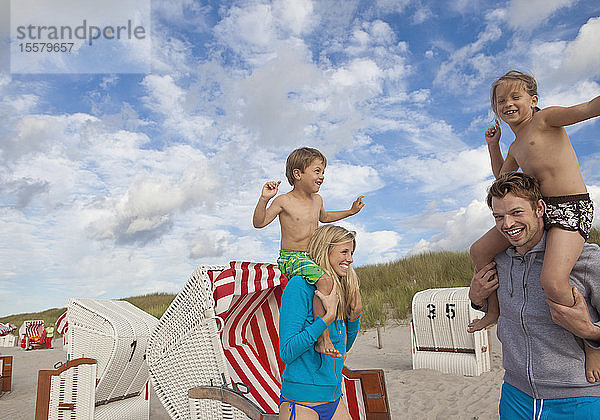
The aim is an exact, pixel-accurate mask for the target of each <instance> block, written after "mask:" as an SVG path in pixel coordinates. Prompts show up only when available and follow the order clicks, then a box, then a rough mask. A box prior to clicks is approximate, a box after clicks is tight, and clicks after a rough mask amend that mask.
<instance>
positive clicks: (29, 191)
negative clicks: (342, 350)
mask: <svg viewBox="0 0 600 420" xmlns="http://www.w3.org/2000/svg"><path fill="white" fill-rule="evenodd" d="M2 1H3V2H6V0H2ZM4 4H6V3H4ZM151 11H152V14H151V16H152V29H151V41H152V50H151V51H152V53H151V72H150V73H148V74H30V75H26V74H11V73H10V71H9V70H8V69H9V67H7V63H6V62H4V63H0V64H1V65H0V69H2V70H0V116H1V117H2V118H0V232H1V234H2V241H0V315H8V314H12V313H20V312H29V311H38V310H43V309H46V308H50V307H58V306H62V305H65V304H66V303H67V300H68V298H69V297H92V298H121V297H126V296H132V295H139V294H144V293H151V292H177V291H179V290H180V288H181V287H182V286H183V285H184V283H185V281H186V279H187V277H188V276H189V275H190V274H191V272H192V271H193V269H194V268H195V267H196V266H198V265H199V264H224V263H227V262H228V261H230V260H235V259H238V260H248V261H263V262H273V261H275V259H276V256H277V252H278V249H279V227H278V225H277V223H275V222H274V223H273V224H272V225H270V226H269V227H267V228H265V229H262V230H256V229H254V228H253V227H252V222H251V219H252V212H253V209H254V206H255V204H256V201H257V199H258V196H259V194H260V190H261V187H262V185H263V184H264V182H266V181H267V180H271V179H275V180H282V189H281V191H282V192H286V191H288V190H289V186H288V185H287V184H286V182H285V181H286V180H285V175H284V166H285V159H286V157H287V155H288V154H289V152H290V151H291V150H293V149H295V148H297V147H300V146H312V147H316V148H318V149H319V150H321V151H322V152H323V153H324V154H325V155H326V156H327V158H328V161H329V163H328V166H327V169H326V174H325V183H324V185H323V187H322V188H321V193H322V196H323V199H324V203H325V208H326V209H328V210H340V209H345V208H349V206H350V205H351V203H352V201H353V200H354V199H355V198H356V197H357V196H358V195H365V196H366V197H365V203H366V206H365V207H364V209H363V210H362V211H361V212H360V213H359V214H358V215H356V216H354V217H351V218H349V219H346V220H344V221H343V222H341V223H340V224H342V225H344V226H346V227H349V228H352V229H354V230H356V231H357V232H358V248H357V251H356V254H355V264H356V265H364V264H369V263H378V262H385V261H391V260H395V259H398V258H401V257H403V256H406V255H409V254H411V253H418V252H425V251H438V250H465V249H467V248H468V246H469V245H470V243H472V242H473V241H474V240H475V239H477V238H478V237H479V236H480V235H481V234H482V233H484V232H485V231H486V230H487V229H488V228H489V227H490V226H491V225H492V223H493V220H492V218H491V216H490V214H489V210H488V209H487V207H486V206H485V203H484V201H483V200H484V195H485V190H486V187H487V186H488V185H489V184H490V182H491V180H492V174H491V170H490V166H489V159H488V155H487V148H486V146H485V140H484V138H483V132H484V131H485V130H486V128H487V127H488V126H489V125H490V124H491V122H492V121H493V116H492V113H491V111H490V107H489V88H490V85H491V83H492V82H493V81H494V80H495V78H497V77H498V76H500V75H502V74H504V73H505V72H506V71H508V70H510V69H513V68H516V69H521V70H524V71H529V72H532V73H533V74H534V75H535V77H536V78H537V80H538V84H539V93H540V106H541V107H546V106H550V105H573V104H576V103H580V102H584V101H587V100H590V99H592V98H593V97H595V96H597V95H599V94H600V51H599V50H598V45H600V8H599V6H598V2H597V1H596V0H580V1H577V0H511V1H483V0H481V1H477V0H471V1H466V0H458V1H453V2H437V1H436V2H428V1H422V0H380V1H376V0H375V1H350V0H344V1H328V0H322V1H321V0H319V1H317V0H314V1H310V0H286V1H272V2H268V1H210V2H206V1H204V2H194V1H191V0H179V1H175V0H172V1H160V2H158V1H156V2H153V3H152V8H151ZM98 13H100V12H98ZM8 24H9V22H7V19H3V20H0V25H3V26H4V27H3V28H0V29H2V31H0V33H3V34H6V33H7V28H6V26H7V25H8ZM102 58H104V59H106V60H110V59H111V57H102ZM599 125H600V122H599V121H598V119H595V120H591V121H587V122H584V123H580V124H577V125H575V126H572V127H569V128H568V129H567V131H568V133H569V136H570V138H571V141H572V143H573V146H574V148H575V150H576V152H577V154H578V156H579V159H580V164H581V168H582V172H583V175H584V179H585V181H586V183H587V185H588V189H589V191H590V193H591V195H592V198H593V200H594V201H595V203H596V208H600V164H599V162H598V161H599V160H600V153H599V152H600V147H599V145H598V141H599V136H598V134H597V132H598V128H599ZM502 129H503V137H502V146H503V150H504V151H506V150H507V147H508V145H509V144H510V142H511V141H512V139H513V135H512V132H511V131H510V129H509V128H508V127H507V126H506V125H503V126H502ZM596 214H598V211H596ZM599 220H600V219H599V217H598V216H596V217H595V223H594V224H595V226H598V225H599Z"/></svg>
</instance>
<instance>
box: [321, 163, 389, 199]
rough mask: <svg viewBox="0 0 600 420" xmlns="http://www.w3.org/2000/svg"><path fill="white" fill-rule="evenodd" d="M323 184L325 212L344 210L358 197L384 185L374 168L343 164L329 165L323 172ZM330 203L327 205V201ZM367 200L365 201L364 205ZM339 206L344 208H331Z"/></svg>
mask: <svg viewBox="0 0 600 420" xmlns="http://www.w3.org/2000/svg"><path fill="white" fill-rule="evenodd" d="M325 175H326V177H325V183H324V184H323V189H322V194H323V200H324V201H325V206H326V207H325V209H326V210H345V209H346V208H348V209H349V208H350V206H351V204H352V202H353V201H354V200H356V198H357V197H358V196H359V195H367V196H368V194H369V192H371V191H375V190H378V189H380V188H382V187H383V186H384V185H385V184H384V182H383V180H382V179H381V177H380V176H379V174H378V172H377V170H376V169H375V168H372V167H369V166H357V165H349V164H343V163H335V162H333V163H330V164H329V165H327V168H326V170H325ZM330 200H331V201H332V203H329V201H330ZM367 202H368V198H366V199H365V203H367ZM333 203H335V204H339V205H342V206H347V207H344V208H332V207H331V205H332V204H333Z"/></svg>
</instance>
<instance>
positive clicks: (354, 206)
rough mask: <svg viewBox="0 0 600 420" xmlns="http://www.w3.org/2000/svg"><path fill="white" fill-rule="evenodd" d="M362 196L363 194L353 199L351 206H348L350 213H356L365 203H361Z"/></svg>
mask: <svg viewBox="0 0 600 420" xmlns="http://www.w3.org/2000/svg"><path fill="white" fill-rule="evenodd" d="M364 197H365V196H364V195H361V196H360V197H358V198H357V199H356V200H354V203H352V207H351V208H350V212H351V213H352V214H356V213H358V212H359V211H360V209H362V208H363V207H364V206H365V203H363V201H362V199H363V198H364Z"/></svg>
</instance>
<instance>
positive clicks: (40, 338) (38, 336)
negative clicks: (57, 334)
mask: <svg viewBox="0 0 600 420" xmlns="http://www.w3.org/2000/svg"><path fill="white" fill-rule="evenodd" d="M19 338H20V340H19V341H20V342H21V347H22V348H24V349H26V350H35V349H42V348H48V349H51V348H52V338H51V337H48V336H47V332H46V329H45V328H44V321H43V320H42V319H35V320H28V321H25V322H23V325H21V328H19Z"/></svg>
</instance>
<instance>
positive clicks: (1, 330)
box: [0, 322, 17, 336]
mask: <svg viewBox="0 0 600 420" xmlns="http://www.w3.org/2000/svg"><path fill="white" fill-rule="evenodd" d="M16 329H17V327H15V326H14V325H12V324H3V323H1V322H0V336H3V335H6V334H8V333H10V332H12V331H14V330H16Z"/></svg>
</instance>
